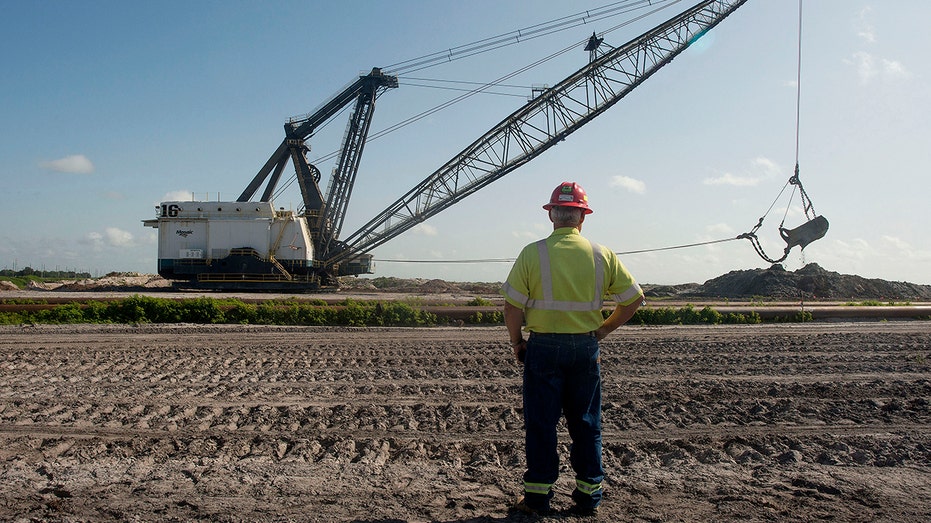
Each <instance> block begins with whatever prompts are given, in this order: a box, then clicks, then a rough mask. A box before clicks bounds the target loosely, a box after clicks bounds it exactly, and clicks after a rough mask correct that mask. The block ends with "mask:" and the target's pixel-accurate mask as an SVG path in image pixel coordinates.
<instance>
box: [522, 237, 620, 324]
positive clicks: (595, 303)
mask: <svg viewBox="0 0 931 523" xmlns="http://www.w3.org/2000/svg"><path fill="white" fill-rule="evenodd" d="M588 243H589V244H590V245H591V247H592V257H593V258H594V260H595V298H594V299H593V300H592V301H587V302H585V301H565V300H554V299H553V274H552V272H550V253H549V248H548V247H547V245H546V240H545V239H543V240H540V241H538V242H537V243H536V245H537V252H538V253H539V255H540V283H541V285H542V286H543V299H541V300H537V299H533V298H531V299H528V300H527V301H526V303H525V306H526V307H530V308H531V309H539V310H546V311H564V312H585V311H596V310H601V307H602V306H604V297H603V293H604V280H605V268H604V258H603V257H602V255H601V246H599V245H598V244H596V243H594V242H592V241H591V240H589V241H588ZM507 290H508V291H511V290H513V289H511V288H510V286H508V289H507ZM628 292H629V291H628ZM625 294H627V293H625ZM509 295H510V292H509ZM519 301H522V300H519Z"/></svg>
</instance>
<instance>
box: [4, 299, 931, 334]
mask: <svg viewBox="0 0 931 523" xmlns="http://www.w3.org/2000/svg"><path fill="white" fill-rule="evenodd" d="M0 304H2V305H5V306H7V307H6V309H7V311H8V312H0V324H7V325H12V324H39V323H130V324H137V323H201V324H222V323H226V324H253V325H312V326H324V325H332V326H353V327H367V326H398V327H426V326H434V325H446V324H456V323H458V324H460V325H462V324H468V325H501V324H503V323H504V315H503V312H502V310H501V309H500V307H495V305H494V303H493V302H492V301H491V300H488V299H486V298H481V297H476V298H473V299H471V300H470V301H468V302H467V303H466V304H465V305H466V306H468V307H484V308H486V310H481V311H470V310H468V309H466V308H463V310H462V311H461V312H459V313H455V312H454V313H450V316H451V317H448V316H439V317H438V316H437V315H436V314H434V313H432V312H429V310H428V309H429V306H428V305H427V304H425V303H423V300H421V299H414V300H398V301H359V300H353V299H346V300H342V301H340V302H337V303H327V302H325V301H323V300H320V299H314V300H307V299H297V298H290V299H286V300H268V301H264V302H261V303H246V302H243V301H241V300H237V299H217V298H209V297H203V298H191V299H184V300H174V299H168V298H156V297H151V296H142V295H135V296H131V297H129V298H125V299H122V300H113V301H94V300H88V301H83V302H72V303H67V304H60V305H55V304H53V303H49V302H47V301H45V300H29V299H8V300H0ZM17 306H21V307H17ZM453 309H455V307H454V306H453ZM10 310H15V311H16V312H9V311H10ZM610 313H611V309H606V310H604V311H603V315H604V316H605V317H607V316H608V315H609V314H610ZM457 318H461V319H457ZM926 319H927V318H926ZM813 320H814V318H813V317H812V313H811V312H809V311H807V310H804V309H800V310H798V311H796V312H795V313H793V314H789V315H786V316H780V317H775V318H772V319H767V320H766V321H767V322H769V321H772V322H792V323H800V322H809V321H813ZM629 323H630V324H631V325H737V324H745V325H747V324H758V323H763V319H762V318H761V316H760V314H758V313H757V312H755V311H750V312H747V313H744V314H737V313H727V314H722V313H721V312H718V311H717V310H715V309H713V308H712V307H711V306H705V307H703V308H701V309H699V308H696V307H695V306H693V305H691V304H689V305H685V306H684V307H679V308H673V307H642V308H640V309H639V310H638V311H637V313H636V314H635V315H634V317H633V318H632V319H631V320H630V322H629Z"/></svg>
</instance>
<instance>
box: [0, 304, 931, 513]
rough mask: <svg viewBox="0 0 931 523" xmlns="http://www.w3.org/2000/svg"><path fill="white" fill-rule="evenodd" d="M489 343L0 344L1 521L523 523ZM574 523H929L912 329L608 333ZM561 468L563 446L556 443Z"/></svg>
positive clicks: (924, 371)
mask: <svg viewBox="0 0 931 523" xmlns="http://www.w3.org/2000/svg"><path fill="white" fill-rule="evenodd" d="M505 341H506V333H505V331H504V329H503V327H497V328H495V327H482V328H423V329H335V328H287V327H286V328H276V327H257V326H256V327H244V326H195V325H172V326H49V325H38V326H24V327H20V326H15V327H0V462H2V468H0V520H5V521H197V520H201V521H355V522H370V523H374V522H398V521H438V522H508V521H527V520H529V518H528V517H526V516H524V515H522V514H518V513H514V512H512V511H510V510H509V506H510V505H511V504H512V503H513V502H514V500H515V499H516V497H517V495H518V493H519V491H520V476H521V473H522V469H523V465H524V457H523V446H522V440H523V432H522V420H521V408H520V387H521V385H520V367H519V366H518V365H516V364H515V363H513V362H512V361H511V359H510V357H509V354H508V347H507V344H506V343H505ZM602 349H603V374H604V380H605V399H604V428H605V435H604V458H605V463H606V468H607V470H608V475H609V478H608V480H607V490H606V497H605V501H604V504H603V506H602V509H601V511H600V513H599V514H598V515H597V516H596V517H595V518H588V519H576V518H575V517H573V516H569V515H568V514H566V513H565V512H562V511H564V510H565V509H567V508H568V507H569V506H570V504H571V500H570V498H569V493H570V491H571V489H572V480H573V478H572V475H571V471H570V470H569V468H568V465H567V464H565V459H564V466H563V471H564V473H563V474H562V476H561V478H560V481H559V483H558V485H557V496H556V498H555V499H554V506H555V508H556V509H559V510H561V511H557V513H556V514H555V515H553V516H550V517H548V518H546V520H554V521H589V520H598V521H657V522H659V521H702V522H704V521H718V522H722V521H723V522H736V521H741V522H744V521H751V522H753V521H756V522H759V521H835V522H853V521H864V522H865V521H929V520H931V430H929V429H931V407H929V399H931V363H929V362H931V322H927V321H924V322H917V321H899V322H878V321H877V322H862V323H839V322H835V323H829V322H824V323H808V324H792V325H756V326H714V327H623V328H622V329H620V330H619V331H617V332H615V333H614V334H612V335H611V336H610V337H609V338H608V339H607V340H605V341H604V342H603V344H602ZM561 442H562V444H563V448H562V453H563V456H565V455H566V452H567V447H568V436H567V435H566V434H565V431H564V430H563V431H561Z"/></svg>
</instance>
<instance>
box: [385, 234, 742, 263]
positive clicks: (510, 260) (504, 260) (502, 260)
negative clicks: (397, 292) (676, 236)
mask: <svg viewBox="0 0 931 523" xmlns="http://www.w3.org/2000/svg"><path fill="white" fill-rule="evenodd" d="M738 239H740V237H736V238H722V239H720V240H711V241H707V242H698V243H688V244H685V245H673V246H671V247H657V248H654V249H640V250H636V251H622V252H615V254H617V255H618V256H626V255H629V254H643V253H647V252H659V251H671V250H673V249H686V248H689V247H700V246H702V245H712V244H715V243H724V242H729V241H734V240H738ZM516 260H517V258H484V259H475V260H399V259H390V258H373V259H372V261H377V262H385V263H513V262H514V261H516Z"/></svg>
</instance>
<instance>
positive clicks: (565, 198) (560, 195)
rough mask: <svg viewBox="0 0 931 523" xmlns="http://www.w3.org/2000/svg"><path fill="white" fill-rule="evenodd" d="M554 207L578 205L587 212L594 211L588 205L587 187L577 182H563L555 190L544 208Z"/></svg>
mask: <svg viewBox="0 0 931 523" xmlns="http://www.w3.org/2000/svg"><path fill="white" fill-rule="evenodd" d="M553 207H578V208H579V209H582V211H584V213H585V214H591V213H592V212H593V211H592V210H591V208H589V206H588V195H586V194H585V189H583V188H582V186H581V185H579V184H577V183H575V182H562V183H561V184H559V187H556V189H554V190H553V195H552V196H550V203H548V204H546V205H544V206H543V208H544V209H546V210H547V211H548V210H550V209H552V208H553Z"/></svg>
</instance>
